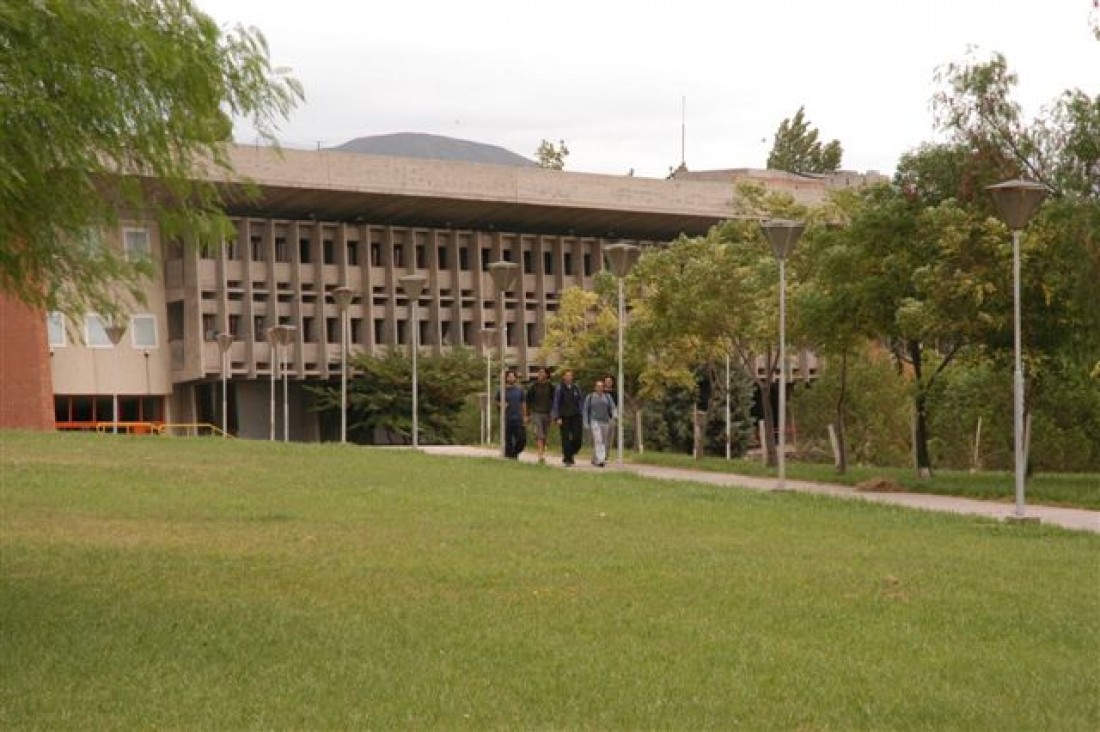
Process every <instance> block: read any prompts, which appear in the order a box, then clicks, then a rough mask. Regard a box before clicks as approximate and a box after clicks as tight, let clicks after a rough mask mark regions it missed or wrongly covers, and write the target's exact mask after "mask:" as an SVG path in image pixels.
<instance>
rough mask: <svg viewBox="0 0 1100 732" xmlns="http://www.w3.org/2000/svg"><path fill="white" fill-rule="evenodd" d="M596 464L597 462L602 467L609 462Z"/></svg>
mask: <svg viewBox="0 0 1100 732" xmlns="http://www.w3.org/2000/svg"><path fill="white" fill-rule="evenodd" d="M596 464H597V465H598V466H599V467H601V468H602V467H603V466H605V465H607V463H596Z"/></svg>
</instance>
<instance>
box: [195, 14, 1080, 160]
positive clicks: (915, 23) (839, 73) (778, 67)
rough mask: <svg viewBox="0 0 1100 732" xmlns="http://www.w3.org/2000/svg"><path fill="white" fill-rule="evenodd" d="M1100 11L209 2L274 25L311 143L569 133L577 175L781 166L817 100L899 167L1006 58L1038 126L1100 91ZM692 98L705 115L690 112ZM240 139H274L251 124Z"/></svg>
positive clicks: (848, 150)
mask: <svg viewBox="0 0 1100 732" xmlns="http://www.w3.org/2000/svg"><path fill="white" fill-rule="evenodd" d="M1093 3H1094V0H751V1H748V2H746V1H744V0H713V1H712V0H634V2H627V1H625V0H621V1H620V0H615V1H612V0H586V1H583V2H581V1H576V0H557V1H556V2H529V1H524V0H501V1H497V0H465V1H462V0H397V1H396V2H386V1H385V0H377V1H374V2H372V1H370V0H304V1H303V0H294V1H293V2H289V1H286V2H284V1H283V0H197V5H198V6H199V7H200V8H201V9H202V10H204V11H205V12H206V13H208V14H209V15H211V16H212V17H213V18H214V19H215V20H217V21H218V22H219V23H220V24H222V25H236V24H238V23H242V24H245V25H253V26H256V27H258V28H259V29H260V30H261V31H262V32H263V33H264V35H265V36H266V37H267V40H268V43H269V44H270V47H271V56H272V60H273V62H274V63H275V64H276V65H280V66H287V67H290V68H291V69H292V71H293V75H294V76H296V77H297V78H298V79H299V80H300V81H301V82H302V83H303V85H304V86H305V91H306V101H305V102H304V103H302V104H301V105H300V106H299V108H298V109H297V110H296V111H295V112H294V113H293V115H292V117H291V118H290V120H289V121H287V122H286V123H284V124H283V126H282V129H281V131H280V133H279V137H280V139H281V140H283V141H284V144H286V145H289V146H294V147H316V146H317V144H318V143H320V144H322V145H324V146H330V145H337V144H340V143H342V142H345V141H347V140H349V139H352V138H354V137H359V136H363V135H377V134H386V133H392V132H427V133H432V134H438V135H447V136H451V137H459V138H464V139H468V140H475V141H478V142H485V143H490V144H495V145H500V146H502V147H505V148H508V149H509V150H512V151H514V152H517V153H519V154H521V155H525V156H527V157H532V158H533V157H534V151H535V149H536V148H537V147H538V144H539V142H540V141H541V140H542V139H544V138H546V139H550V140H554V141H557V140H559V139H564V140H565V142H566V145H567V146H568V147H569V150H570V155H569V157H568V159H567V161H566V169H567V170H576V171H585V172H597V173H610V174H623V173H626V172H627V171H629V170H631V169H633V170H634V171H635V173H636V174H637V175H645V176H655V177H664V176H665V175H666V174H667V173H668V171H669V169H670V168H671V167H674V166H676V165H677V164H679V162H680V159H681V111H682V106H684V107H685V108H686V115H684V117H685V119H686V123H687V124H686V130H687V134H686V149H685V155H686V161H687V164H688V167H689V168H690V169H692V170H705V169H712V168H734V167H763V165H764V162H765V160H766V158H767V154H768V151H769V150H770V149H771V145H772V139H773V136H774V134H775V131H776V128H777V127H778V126H779V123H780V122H781V121H782V120H783V119H784V118H786V117H790V116H792V115H793V114H794V113H795V112H796V111H797V109H798V107H799V106H801V105H804V106H805V107H806V115H807V118H808V119H809V121H810V122H811V124H813V125H814V126H816V127H817V128H818V129H819V130H820V132H821V137H822V139H824V140H826V141H827V140H831V139H834V138H835V139H839V140H840V141H841V144H842V145H843V147H844V159H843V167H844V168H847V169H855V170H868V169H872V170H879V171H881V172H886V173H889V172H892V171H893V169H894V167H895V165H896V163H897V159H898V156H899V155H900V154H901V153H903V152H905V151H907V150H910V149H912V148H914V147H916V146H917V145H919V144H920V143H921V142H923V141H931V140H934V139H935V133H934V130H933V126H932V114H931V107H930V101H929V100H930V98H931V96H932V94H933V93H934V92H935V91H936V89H937V88H938V87H937V86H936V84H935V82H934V80H933V75H934V73H935V70H936V68H937V67H940V66H942V65H944V64H947V63H949V62H953V61H954V62H958V61H962V60H965V59H966V58H968V55H967V54H968V50H970V52H971V53H972V54H973V58H976V59H978V60H987V59H988V58H989V57H990V55H991V54H992V53H993V52H994V51H1000V52H1001V53H1003V54H1005V56H1006V58H1007V59H1008V63H1009V66H1010V68H1011V69H1012V70H1013V71H1015V72H1016V73H1017V75H1018V76H1019V85H1018V86H1017V93H1016V97H1015V98H1016V100H1017V101H1018V102H1019V103H1020V104H1021V105H1022V106H1023V108H1024V113H1025V116H1026V117H1027V118H1029V119H1030V118H1031V117H1033V116H1034V115H1036V114H1038V113H1039V112H1040V110H1041V108H1042V107H1043V106H1044V105H1047V104H1049V103H1051V102H1052V101H1053V100H1054V99H1055V98H1056V97H1057V96H1058V95H1059V94H1060V93H1061V92H1062V91H1063V90H1066V89H1071V88H1079V89H1081V90H1083V91H1085V92H1086V93H1088V94H1089V95H1091V96H1095V95H1096V94H1097V93H1100V42H1098V41H1097V40H1096V39H1095V38H1094V37H1093V36H1092V35H1091V33H1090V30H1089V17H1090V13H1096V12H1097V11H1096V10H1094V9H1093ZM685 98H686V105H682V100H684V99H685ZM236 135H237V139H238V140H239V141H242V142H247V141H251V140H252V139H254V135H253V133H252V131H251V130H250V129H249V128H248V127H247V126H245V125H239V126H238V128H237V132H236Z"/></svg>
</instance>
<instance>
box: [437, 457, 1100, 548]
mask: <svg viewBox="0 0 1100 732" xmlns="http://www.w3.org/2000/svg"><path fill="white" fill-rule="evenodd" d="M421 450H422V451H423V452H425V453H427V454H429V455H454V456H462V457H485V458H488V457H496V456H498V455H500V451H499V450H496V449H488V448H481V447H467V446H463V445H432V446H425V447H422V448H421ZM520 460H521V461H522V462H525V463H534V462H536V458H535V456H534V454H533V453H531V452H524V453H523V454H522V455H521V456H520ZM546 463H547V465H549V466H551V467H556V468H559V469H561V467H562V465H561V457H560V456H556V455H555V456H551V457H550V458H548V459H547V461H546ZM572 469H573V470H577V471H581V472H603V471H611V470H617V469H618V468H617V467H616V466H615V465H614V464H613V463H610V462H609V463H608V464H607V467H606V468H597V467H594V466H592V465H591V464H590V463H589V458H588V457H585V456H579V459H578V461H577V465H576V467H574V468H572ZM623 470H625V471H628V472H631V473H635V474H636V475H642V476H645V477H647V478H657V479H660V480H683V481H689V482H692V483H707V484H710V485H724V486H730V487H733V488H747V489H749V490H759V491H768V490H772V489H773V488H774V487H775V479H774V478H755V477H752V476H747V475H735V474H733V473H715V472H710V471H706V470H687V469H683V468H662V467H657V466H654V465H635V464H631V463H626V464H625V465H624V466H623ZM787 488H788V489H790V490H792V491H797V492H800V493H818V494H823V495H829V496H836V497H838V498H848V499H857V500H864V501H872V502H874V503H887V504H891V505H895V506H906V507H908V508H916V509H920V510H924V511H942V512H945V513H960V514H968V515H972V516H985V517H988V518H993V519H1004V520H1011V519H1012V517H1013V513H1014V511H1015V504H1011V503H999V502H996V501H979V500H975V499H972V498H958V497H955V496H936V495H931V494H927V493H875V492H870V491H857V490H856V489H855V488H853V487H852V486H845V485H835V484H832V483H810V482H807V481H801V480H787ZM1026 513H1027V517H1028V518H1029V519H1035V518H1037V519H1039V521H1040V522H1041V523H1044V524H1051V525H1053V526H1061V527H1063V528H1066V529H1073V530H1076V531H1091V532H1094V533H1100V511H1088V510H1085V509H1080V508H1058V507H1055V506H1037V505H1033V504H1029V505H1028V506H1027V511H1026Z"/></svg>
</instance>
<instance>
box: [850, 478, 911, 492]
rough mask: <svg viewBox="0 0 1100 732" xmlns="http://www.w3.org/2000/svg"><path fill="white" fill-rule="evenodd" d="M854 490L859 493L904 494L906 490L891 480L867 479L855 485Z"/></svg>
mask: <svg viewBox="0 0 1100 732" xmlns="http://www.w3.org/2000/svg"><path fill="white" fill-rule="evenodd" d="M856 490H857V491H860V492H861V493H905V492H907V491H906V488H905V486H903V485H902V484H901V483H899V482H897V481H896V480H894V479H893V478H869V479H867V480H865V481H863V482H862V483H856Z"/></svg>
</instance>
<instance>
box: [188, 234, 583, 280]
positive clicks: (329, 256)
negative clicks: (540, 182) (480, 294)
mask: <svg viewBox="0 0 1100 732" xmlns="http://www.w3.org/2000/svg"><path fill="white" fill-rule="evenodd" d="M274 244H275V252H274V254H275V261H276V262H281V263H285V264H292V263H294V262H295V260H294V259H293V258H292V257H291V250H290V248H289V245H288V243H287V241H286V239H283V238H276V239H275V242H274ZM335 247H336V245H335V243H334V242H333V241H332V240H330V239H326V240H325V241H324V242H322V246H321V262H322V263H323V264H330V265H335V264H340V262H338V261H337V258H336V248H335ZM359 249H360V245H359V242H357V241H349V242H347V256H346V257H345V260H346V262H347V264H348V266H349V267H357V266H359V261H360V260H359ZM264 251H265V247H264V243H263V239H261V238H259V237H254V238H253V239H252V240H251V242H250V253H251V257H250V260H251V261H253V262H263V261H266V260H267V257H266V256H265V253H264ZM414 251H415V256H416V267H417V268H418V269H427V268H428V261H427V250H426V248H425V247H424V246H423V245H417V246H416V248H415V250H414ZM457 251H458V268H459V270H461V271H463V272H468V271H469V270H470V249H469V247H467V246H460V247H459V248H458V250H457ZM216 255H217V250H216V249H204V250H202V253H201V256H202V257H203V258H204V259H214V258H215V256H216ZM169 256H170V258H180V257H182V256H183V247H182V245H179V244H176V245H173V246H171V247H169ZM492 256H493V254H492V249H491V248H490V247H481V270H482V271H483V272H487V271H489V264H490V262H491V261H492ZM225 257H226V259H229V260H239V259H240V258H241V257H240V252H239V250H238V248H237V244H236V242H232V241H229V242H226V244H225ZM511 259H512V253H511V251H509V250H505V251H504V260H505V261H511ZM313 260H314V252H313V248H312V246H311V243H310V240H309V239H302V240H301V241H300V242H299V243H298V259H297V260H296V261H297V262H298V263H300V264H312V263H313ZM554 261H555V258H554V255H553V252H549V251H547V252H543V255H542V268H543V272H544V273H545V274H547V275H552V274H554ZM450 262H451V256H450V248H449V245H447V244H440V245H439V246H438V249H437V251H436V266H437V267H438V268H439V269H447V268H449V267H450V266H451V265H450ZM370 263H371V266H372V267H381V266H382V247H381V245H380V244H379V243H378V242H372V243H371V245H370ZM392 264H393V266H394V267H395V268H397V269H402V268H404V267H405V266H406V263H405V246H404V245H403V244H395V245H394V247H393V262H392ZM582 264H583V273H582V274H583V276H585V277H591V276H592V272H593V260H592V255H591V254H590V253H585V254H583V255H582ZM562 270H563V273H564V274H566V275H573V274H574V271H573V254H572V252H563V253H562ZM523 271H524V274H535V253H534V252H532V251H531V250H529V249H527V250H524V252H523Z"/></svg>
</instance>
